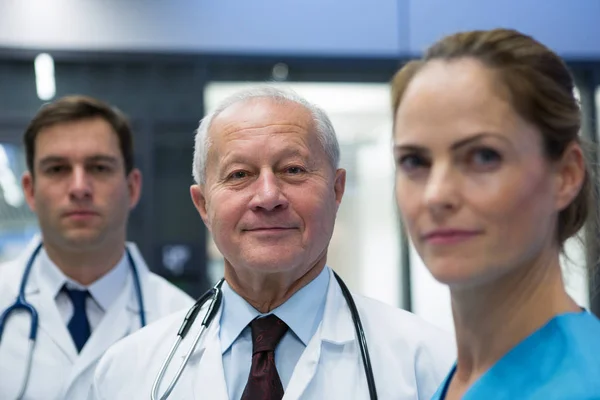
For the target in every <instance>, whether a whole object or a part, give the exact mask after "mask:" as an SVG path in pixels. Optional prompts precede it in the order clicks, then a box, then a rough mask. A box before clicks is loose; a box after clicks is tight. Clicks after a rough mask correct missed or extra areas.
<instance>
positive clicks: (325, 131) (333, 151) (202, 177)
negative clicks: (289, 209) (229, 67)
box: [192, 86, 340, 185]
mask: <svg viewBox="0 0 600 400" xmlns="http://www.w3.org/2000/svg"><path fill="white" fill-rule="evenodd" d="M259 98H266V99H270V100H274V101H275V102H278V103H282V102H292V103H296V104H299V105H301V106H303V107H305V108H306V109H307V110H308V111H309V112H310V113H311V115H312V118H313V122H314V126H315V128H316V133H317V136H318V138H319V141H320V142H321V145H322V146H323V150H325V153H326V154H327V157H328V158H329V162H330V163H331V166H332V167H333V169H334V170H335V169H337V168H338V166H339V161H340V145H339V143H338V140H337V137H336V134H335V130H334V128H333V125H332V124H331V121H330V120H329V117H328V116H327V114H326V113H325V111H323V110H322V109H321V108H320V107H318V106H316V105H315V104H312V103H310V102H308V101H307V100H305V99H304V98H303V97H302V96H300V95H298V94H297V93H295V92H293V91H291V90H283V89H278V88H274V87H270V86H262V87H257V88H252V89H246V90H241V91H239V92H237V93H235V94H233V95H231V96H229V97H227V98H225V99H224V100H223V101H221V102H220V103H219V105H218V106H217V107H216V108H215V109H214V110H213V111H211V112H210V113H209V114H208V115H206V116H205V117H204V118H203V119H202V120H201V121H200V126H199V127H198V129H197V130H196V137H195V139H194V162H193V165H192V174H193V176H194V181H196V183H197V184H200V185H202V184H204V183H205V182H206V158H207V155H208V149H209V147H210V145H211V140H210V137H209V135H208V131H209V129H210V126H211V124H212V121H213V120H214V119H215V118H216V117H217V116H218V115H219V114H220V113H221V112H223V111H224V110H225V109H226V108H228V107H229V106H231V105H233V104H235V103H239V102H243V101H247V100H250V99H259Z"/></svg>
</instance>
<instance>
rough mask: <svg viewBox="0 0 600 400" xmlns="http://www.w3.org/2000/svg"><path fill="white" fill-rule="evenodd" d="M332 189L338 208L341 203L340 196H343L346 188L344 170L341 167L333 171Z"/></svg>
mask: <svg viewBox="0 0 600 400" xmlns="http://www.w3.org/2000/svg"><path fill="white" fill-rule="evenodd" d="M333 190H334V192H335V202H336V204H337V206H338V208H339V206H340V204H341V203H342V197H343V196H344V191H345V190H346V170H345V169H343V168H339V169H338V170H337V171H335V182H334V184H333Z"/></svg>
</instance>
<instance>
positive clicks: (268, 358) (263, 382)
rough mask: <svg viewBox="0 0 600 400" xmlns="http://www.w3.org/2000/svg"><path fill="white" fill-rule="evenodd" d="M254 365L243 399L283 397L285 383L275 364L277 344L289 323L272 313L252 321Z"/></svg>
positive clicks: (262, 399) (260, 399)
mask: <svg viewBox="0 0 600 400" xmlns="http://www.w3.org/2000/svg"><path fill="white" fill-rule="evenodd" d="M250 329H252V366H251V367H250V376H248V382H247V383H246V388H245V389H244V393H242V398H241V399H240V400H281V399H282V398H283V385H282V384H281V379H279V374H278V373H277V368H275V347H277V343H279V341H280V340H281V338H282V337H283V335H284V334H285V332H286V331H287V330H288V326H287V325H286V324H285V322H283V321H282V320H280V319H279V318H277V317H276V316H275V315H273V314H271V315H269V316H267V317H264V318H257V319H255V320H253V321H252V322H251V323H250Z"/></svg>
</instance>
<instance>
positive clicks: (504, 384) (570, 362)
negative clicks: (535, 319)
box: [432, 311, 600, 400]
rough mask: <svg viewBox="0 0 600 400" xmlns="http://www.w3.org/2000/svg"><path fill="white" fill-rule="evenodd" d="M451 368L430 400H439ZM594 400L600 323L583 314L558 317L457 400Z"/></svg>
mask: <svg viewBox="0 0 600 400" xmlns="http://www.w3.org/2000/svg"><path fill="white" fill-rule="evenodd" d="M455 370H456V365H455V366H454V367H453V368H452V370H451V371H450V374H449V375H448V376H447V377H446V379H445V380H444V382H443V383H442V386H440V388H439V389H438V391H437V392H436V393H435V394H434V395H433V398H432V400H442V399H444V398H445V397H446V391H447V390H448V385H449V383H450V379H451V378H452V375H453V374H454V372H455ZM474 399H477V400H480V399H485V400H496V399H506V400H509V399H510V400H514V399H528V400H538V399H539V400H550V399H556V400H558V399H564V400H566V399H577V400H587V399H589V400H591V399H600V320H598V319H597V318H596V317H595V316H594V315H593V314H590V313H589V312H587V311H583V312H578V313H567V314H561V315H558V316H556V317H554V318H553V319H551V320H550V321H549V322H548V323H547V324H546V325H544V326H543V327H541V328H540V329H539V330H537V331H536V332H534V333H533V334H531V335H530V336H529V337H527V338H526V339H525V340H523V341H522V342H521V343H519V344H518V345H517V346H516V347H514V348H513V349H512V350H510V351H509V352H508V353H507V354H506V355H505V356H504V357H502V358H501V359H500V360H499V361H498V362H497V363H496V364H494V365H493V366H492V367H491V368H490V369H489V370H488V371H487V372H485V373H484V374H483V375H482V376H481V378H479V380H478V381H477V382H475V383H474V384H473V386H471V387H470V388H469V389H468V390H467V392H466V393H465V395H464V397H463V400H474Z"/></svg>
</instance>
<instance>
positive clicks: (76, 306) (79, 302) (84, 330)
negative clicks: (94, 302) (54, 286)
mask: <svg viewBox="0 0 600 400" xmlns="http://www.w3.org/2000/svg"><path fill="white" fill-rule="evenodd" d="M64 291H65V293H66V294H67V295H68V296H69V298H70V299H71V302H72V303H73V317H72V318H71V320H70V321H69V324H68V325H67V326H68V328H69V332H70V333H71V337H72V338H73V342H75V347H77V351H78V352H81V349H82V348H83V346H84V345H85V342H87V340H88V338H89V337H90V334H91V330H90V323H89V321H88V319H87V314H86V312H85V300H86V299H87V297H88V295H89V292H88V291H87V290H77V289H68V288H67V287H66V286H65V288H64Z"/></svg>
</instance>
